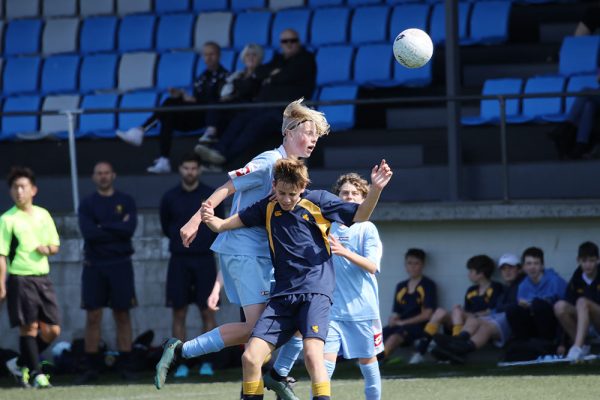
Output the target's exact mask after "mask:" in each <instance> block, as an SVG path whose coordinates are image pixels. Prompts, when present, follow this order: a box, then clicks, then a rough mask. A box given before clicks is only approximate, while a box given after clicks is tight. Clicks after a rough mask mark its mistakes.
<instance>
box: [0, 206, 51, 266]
mask: <svg viewBox="0 0 600 400" xmlns="http://www.w3.org/2000/svg"><path fill="white" fill-rule="evenodd" d="M58 245H60V241H59V239H58V232H57V231H56V226H55V225H54V221H53V220H52V217H51V216H50V213H49V212H48V211H46V209H44V208H41V207H38V206H33V211H32V213H31V214H28V213H26V212H24V211H22V210H20V209H19V208H17V206H14V207H13V208H11V209H10V210H8V211H7V212H5V213H4V214H2V216H0V255H2V256H6V258H7V260H8V273H9V274H12V275H45V274H47V273H48V272H50V265H49V264H48V257H47V256H45V255H43V254H41V253H39V252H38V251H37V250H36V248H37V247H38V246H58Z"/></svg>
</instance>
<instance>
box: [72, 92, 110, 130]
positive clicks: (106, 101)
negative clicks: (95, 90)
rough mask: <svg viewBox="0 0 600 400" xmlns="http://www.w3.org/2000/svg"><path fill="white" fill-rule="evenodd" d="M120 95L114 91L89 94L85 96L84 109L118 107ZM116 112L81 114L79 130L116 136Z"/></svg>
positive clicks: (82, 106) (82, 104)
mask: <svg viewBox="0 0 600 400" xmlns="http://www.w3.org/2000/svg"><path fill="white" fill-rule="evenodd" d="M118 100H119V96H118V95H116V94H113V93H108V94H89V95H87V96H84V97H83V101H82V102H81V105H80V107H81V108H82V109H83V110H86V109H87V110H91V109H99V108H116V107H117V103H118ZM115 121H116V117H115V113H107V114H86V113H83V114H81V115H80V116H79V132H81V133H82V134H85V135H93V136H96V137H115Z"/></svg>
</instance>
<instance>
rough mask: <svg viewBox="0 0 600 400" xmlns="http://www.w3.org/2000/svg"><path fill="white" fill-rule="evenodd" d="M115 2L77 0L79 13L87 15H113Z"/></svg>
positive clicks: (111, 0) (107, 0)
mask: <svg viewBox="0 0 600 400" xmlns="http://www.w3.org/2000/svg"><path fill="white" fill-rule="evenodd" d="M114 13H115V2H114V1H113V0H79V15H80V16H82V17H89V16H92V15H113V14H114Z"/></svg>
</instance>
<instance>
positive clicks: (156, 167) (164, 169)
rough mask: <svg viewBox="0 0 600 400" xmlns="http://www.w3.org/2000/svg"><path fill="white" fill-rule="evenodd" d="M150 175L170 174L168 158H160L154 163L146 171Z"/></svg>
mask: <svg viewBox="0 0 600 400" xmlns="http://www.w3.org/2000/svg"><path fill="white" fill-rule="evenodd" d="M146 171H148V172H150V173H151V174H168V173H169V172H171V163H170V162H169V159H168V158H165V157H160V158H157V159H156V161H154V164H153V165H151V166H150V167H148V168H147V169H146Z"/></svg>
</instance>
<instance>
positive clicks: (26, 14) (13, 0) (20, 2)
mask: <svg viewBox="0 0 600 400" xmlns="http://www.w3.org/2000/svg"><path fill="white" fill-rule="evenodd" d="M39 14H40V0H27V1H24V0H6V15H5V17H6V19H8V20H11V19H16V18H30V17H37V16H38V15H39Z"/></svg>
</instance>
